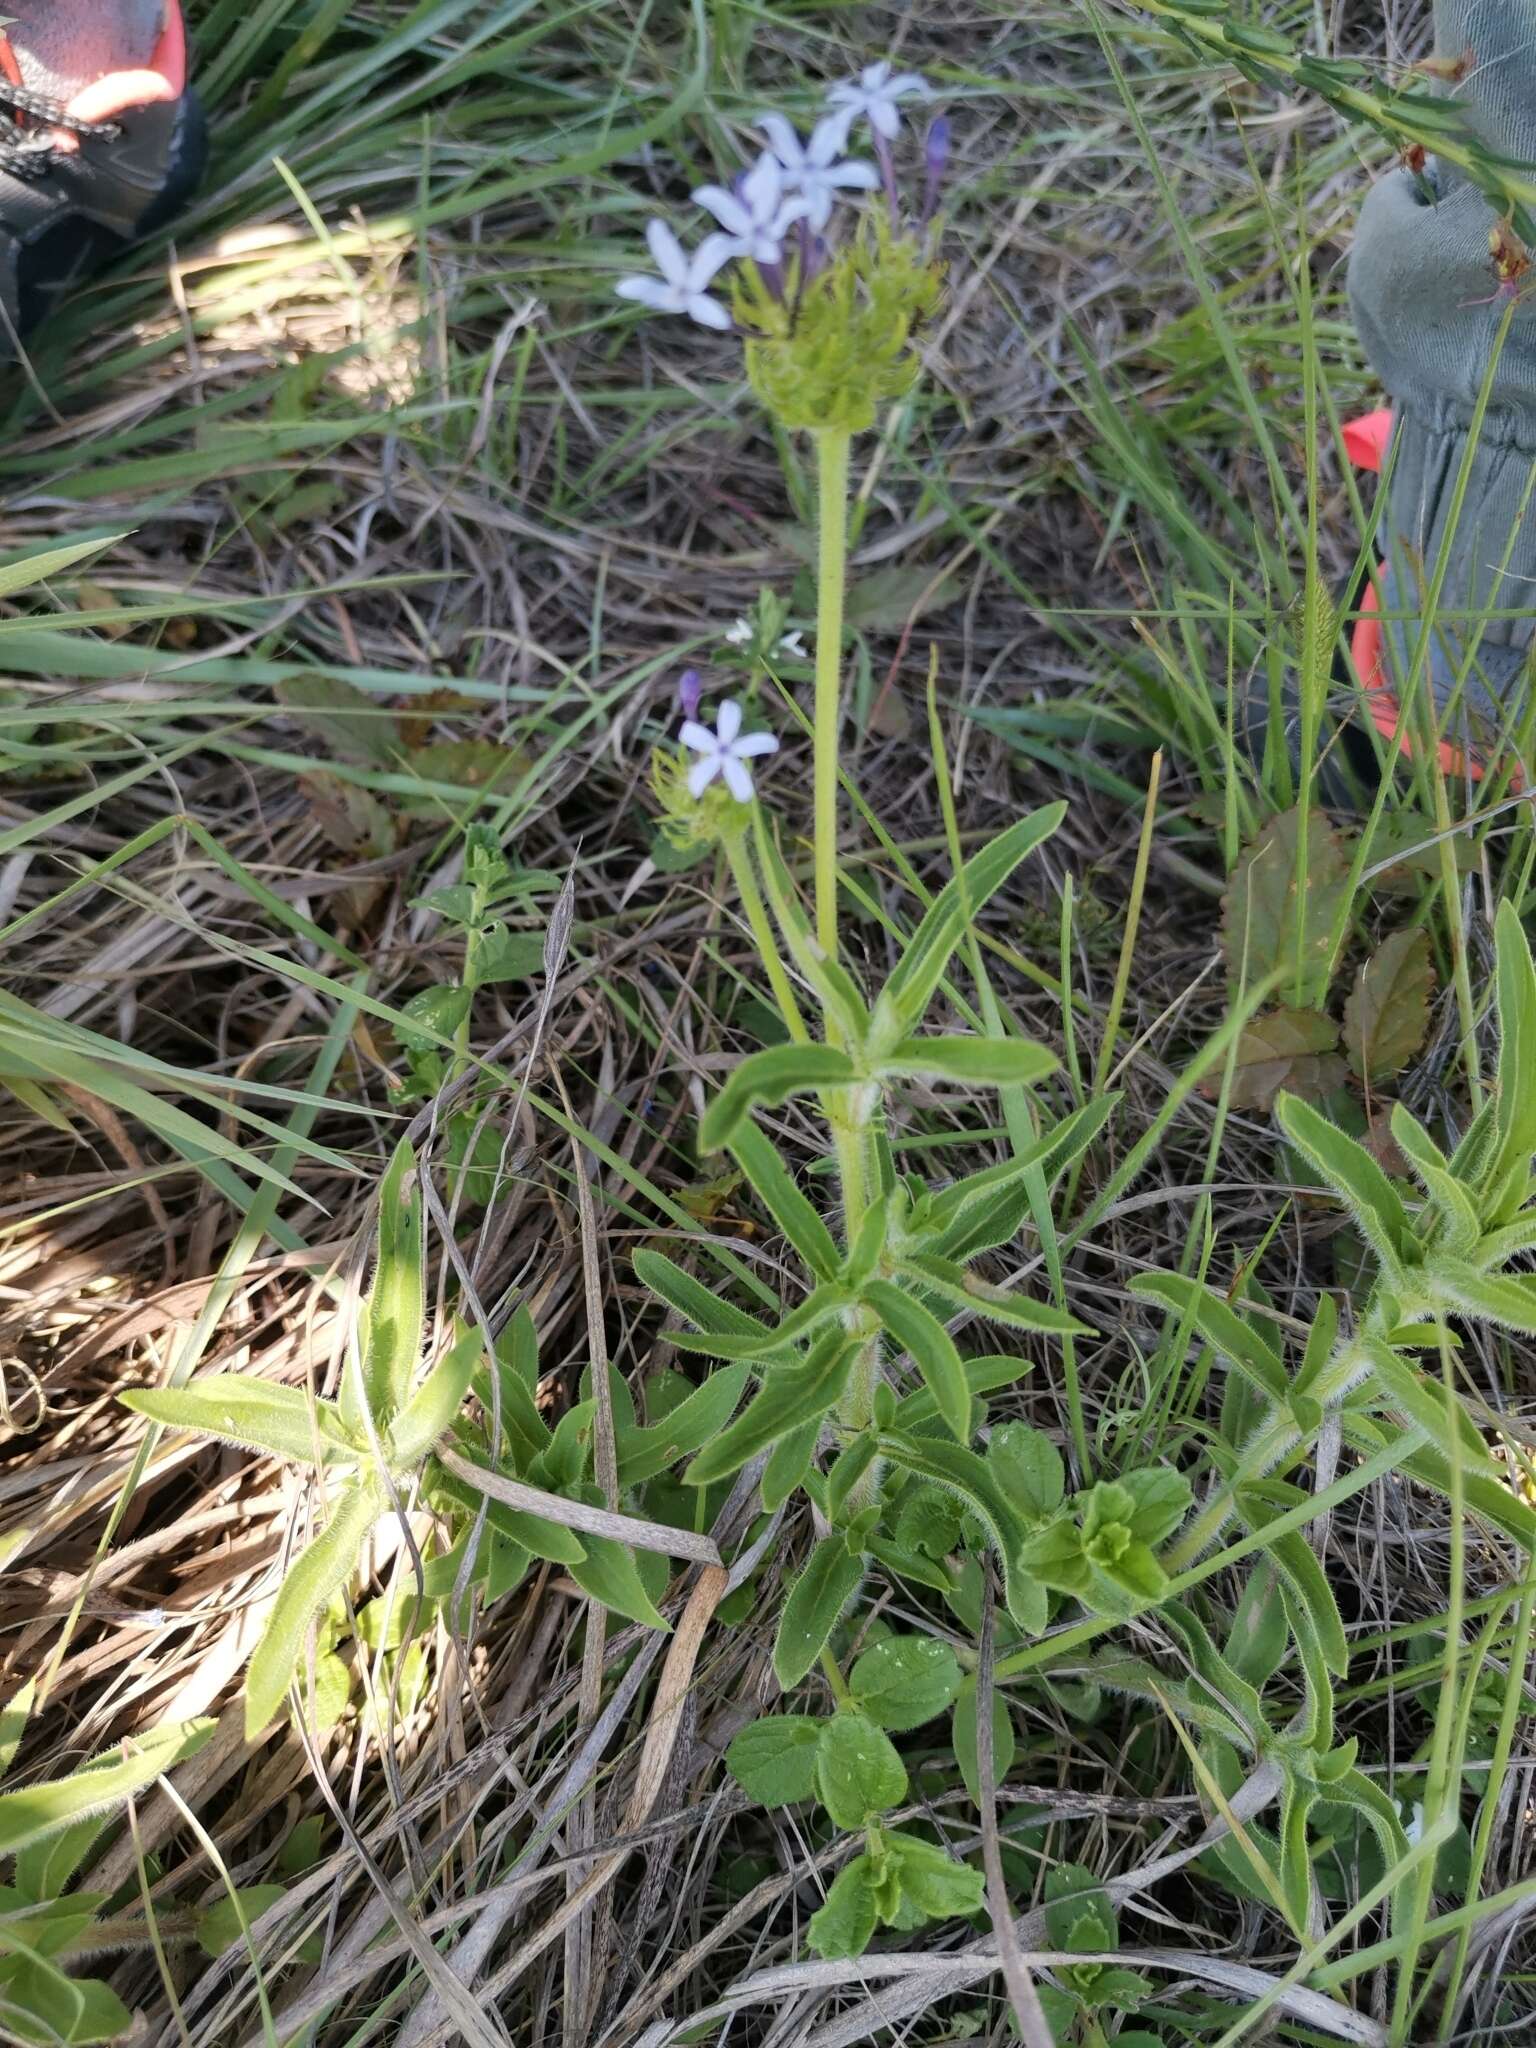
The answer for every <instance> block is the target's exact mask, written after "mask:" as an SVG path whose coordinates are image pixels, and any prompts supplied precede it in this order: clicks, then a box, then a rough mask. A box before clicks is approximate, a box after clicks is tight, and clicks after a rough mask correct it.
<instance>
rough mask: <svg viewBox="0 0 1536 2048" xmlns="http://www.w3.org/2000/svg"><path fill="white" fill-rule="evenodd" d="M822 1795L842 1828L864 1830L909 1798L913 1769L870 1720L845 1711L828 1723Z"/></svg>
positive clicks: (819, 1781) (819, 1785) (820, 1772)
mask: <svg viewBox="0 0 1536 2048" xmlns="http://www.w3.org/2000/svg"><path fill="white" fill-rule="evenodd" d="M816 1789H817V1792H818V1794H819V1795H820V1798H821V1803H822V1805H823V1806H824V1807H825V1808H826V1809H827V1812H828V1813H829V1814H830V1815H831V1816H832V1818H833V1820H835V1821H836V1822H837V1825H838V1826H839V1827H840V1828H861V1827H863V1826H864V1825H865V1823H866V1822H867V1821H868V1820H870V1819H871V1818H872V1817H873V1816H875V1815H876V1814H881V1813H885V1812H886V1811H888V1809H889V1808H891V1807H893V1806H899V1805H900V1804H901V1802H902V1800H903V1799H905V1798H906V1796H907V1768H906V1765H905V1764H904V1763H903V1762H902V1760H901V1758H900V1757H899V1756H898V1755H897V1754H896V1747H895V1744H894V1743H893V1742H892V1741H891V1739H890V1737H889V1736H888V1735H886V1734H884V1733H882V1731H881V1730H880V1729H879V1728H877V1727H876V1726H875V1724H874V1722H873V1721H872V1720H871V1719H870V1718H869V1716H868V1714H865V1713H861V1712H860V1711H859V1709H858V1708H857V1707H843V1708H840V1709H839V1710H838V1712H837V1713H836V1714H834V1715H833V1717H832V1719H831V1720H830V1721H824V1722H823V1723H822V1727H821V1737H820V1741H819V1742H818V1744H817V1750H816Z"/></svg>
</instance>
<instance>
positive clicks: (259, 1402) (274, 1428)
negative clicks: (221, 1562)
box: [119, 1373, 357, 1465]
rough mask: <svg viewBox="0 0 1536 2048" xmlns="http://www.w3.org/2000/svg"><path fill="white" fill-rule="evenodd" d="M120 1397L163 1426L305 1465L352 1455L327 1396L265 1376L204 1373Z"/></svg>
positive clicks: (339, 1421)
mask: <svg viewBox="0 0 1536 2048" xmlns="http://www.w3.org/2000/svg"><path fill="white" fill-rule="evenodd" d="M119 1399H120V1400H121V1401H122V1404H123V1406H124V1407H125V1408H131V1409H132V1410H133V1412H134V1414H135V1415H147V1416H148V1417H149V1419H150V1421H151V1422H158V1423H161V1424H162V1425H163V1426H164V1427H165V1428H167V1429H186V1430H194V1431H196V1432H197V1433H198V1434H199V1435H201V1436H212V1437H217V1438H218V1439H219V1441H220V1442H221V1443H227V1444H238V1445H239V1446H240V1448H241V1449H242V1450H247V1451H267V1452H270V1453H271V1454H272V1456H274V1457H277V1458H292V1459H296V1460H297V1461H298V1462H299V1463H300V1464H305V1465H316V1464H322V1463H326V1462H334V1461H335V1460H337V1459H338V1458H346V1457H350V1458H353V1459H355V1458H356V1457H357V1451H356V1448H355V1447H354V1446H353V1445H352V1444H350V1443H349V1441H348V1438H347V1433H346V1431H345V1430H344V1429H343V1428H342V1425H341V1420H340V1418H339V1416H338V1415H337V1413H336V1410H335V1407H334V1406H333V1404H332V1403H331V1402H329V1401H320V1400H314V1401H312V1400H311V1399H310V1398H309V1396H308V1395H307V1394H305V1393H304V1392H302V1390H301V1389H300V1388H298V1387H282V1386H278V1385H276V1384H275V1383H274V1382H272V1381H270V1380H257V1379H247V1378H245V1377H243V1376H242V1375H241V1374H238V1373H209V1374H207V1375H206V1376H205V1377H204V1378H202V1379H199V1380H192V1381H191V1382H189V1384H188V1385H186V1386H184V1387H152V1388H142V1389H140V1388H135V1389H134V1391H133V1392H132V1393H128V1394H122V1395H120V1396H119Z"/></svg>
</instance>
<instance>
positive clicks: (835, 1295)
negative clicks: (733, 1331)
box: [672, 1285, 853, 1358]
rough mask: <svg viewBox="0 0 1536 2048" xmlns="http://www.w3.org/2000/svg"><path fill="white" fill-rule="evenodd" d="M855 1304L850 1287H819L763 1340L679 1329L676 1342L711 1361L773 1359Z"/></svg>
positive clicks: (765, 1334)
mask: <svg viewBox="0 0 1536 2048" xmlns="http://www.w3.org/2000/svg"><path fill="white" fill-rule="evenodd" d="M852 1301H853V1296H852V1295H851V1294H850V1293H849V1292H848V1290H847V1288H846V1287H837V1286H831V1285H824V1286H821V1287H815V1288H813V1289H812V1290H811V1292H810V1293H809V1294H808V1295H807V1296H806V1298H805V1300H804V1301H802V1302H801V1304H800V1306H799V1307H798V1308H794V1309H791V1310H790V1312H789V1314H788V1315H787V1316H786V1317H785V1318H784V1320H783V1322H781V1323H780V1324H778V1325H777V1327H776V1328H774V1329H772V1330H767V1331H765V1332H764V1333H763V1335H762V1336H760V1337H756V1336H754V1337H701V1336H695V1335H694V1334H693V1333H692V1332H691V1331H688V1330H676V1331H674V1332H673V1334H672V1342H673V1343H674V1344H675V1345H676V1346H677V1348H678V1350H679V1351H702V1352H704V1353H706V1354H707V1356H709V1357H711V1358H771V1357H772V1356H773V1355H774V1353H775V1352H783V1351H788V1350H789V1349H790V1348H791V1347H792V1346H793V1345H794V1344H795V1343H796V1342H797V1341H798V1340H799V1339H800V1338H802V1337H807V1336H809V1335H810V1333H811V1332H812V1331H813V1330H815V1329H819V1328H820V1326H821V1325H822V1324H823V1323H824V1322H826V1321H827V1319H828V1318H829V1317H830V1316H835V1315H837V1314H838V1313H839V1312H840V1311H841V1310H843V1309H845V1308H848V1307H849V1306H850V1305H851V1304H852Z"/></svg>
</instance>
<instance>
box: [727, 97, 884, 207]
mask: <svg viewBox="0 0 1536 2048" xmlns="http://www.w3.org/2000/svg"><path fill="white" fill-rule="evenodd" d="M851 118H852V117H851V116H850V119H851ZM757 125H758V127H759V128H761V129H762V131H763V133H764V134H765V135H766V136H767V138H768V146H769V148H770V149H771V150H772V151H773V153H774V155H775V156H776V157H777V158H778V160H779V162H780V164H781V165H782V167H783V171H784V189H785V191H786V192H794V193H797V194H799V196H800V197H801V198H803V199H804V200H805V201H806V209H805V219H806V221H807V222H808V223H809V224H810V226H811V227H813V228H818V229H819V228H824V227H825V226H826V224H827V222H828V221H829V220H830V219H831V218H832V202H833V201H834V200H835V199H836V197H837V195H838V193H839V192H850V191H851V192H873V191H874V190H875V189H876V188H877V187H878V185H879V183H880V174H879V172H878V171H877V170H876V169H875V167H874V165H873V164H865V163H860V162H859V161H858V160H857V159H856V158H848V157H843V156H842V150H843V147H844V144H845V143H846V142H847V139H848V123H847V122H846V121H844V120H843V119H842V118H841V116H839V115H836V114H829V115H828V116H827V117H826V119H825V120H823V121H818V122H817V123H816V126H815V127H814V128H813V129H812V130H811V139H810V141H809V142H802V141H801V140H800V137H799V136H798V135H797V134H796V133H795V131H794V129H793V128H792V127H791V126H790V124H789V122H788V121H786V120H785V118H784V116H783V115H782V114H764V116H763V118H762V119H761V120H760V121H759V122H758V124H757Z"/></svg>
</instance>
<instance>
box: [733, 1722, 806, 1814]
mask: <svg viewBox="0 0 1536 2048" xmlns="http://www.w3.org/2000/svg"><path fill="white" fill-rule="evenodd" d="M821 1729H822V1724H821V1722H820V1721H817V1720H813V1719H812V1717H811V1716H810V1715H809V1714H764V1715H763V1717H762V1719H761V1720H759V1721H753V1722H751V1723H750V1724H749V1725H748V1726H747V1727H745V1728H743V1729H742V1730H741V1731H740V1732H739V1733H738V1734H737V1735H735V1736H733V1737H732V1739H731V1744H730V1747H729V1748H728V1749H727V1750H726V1752H725V1767H726V1769H727V1770H728V1771H729V1772H730V1774H731V1776H732V1777H733V1778H734V1779H735V1780H736V1782H737V1784H738V1785H739V1786H740V1787H741V1789H742V1791H743V1792H745V1793H746V1794H747V1796H748V1797H749V1798H751V1799H755V1800H756V1801H757V1803H758V1805H759V1806H791V1805H793V1804H794V1803H795V1801H796V1800H799V1799H809V1798H810V1796H811V1794H812V1793H813V1792H814V1791H815V1789H816V1747H817V1744H818V1743H819V1742H820V1740H821Z"/></svg>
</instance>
